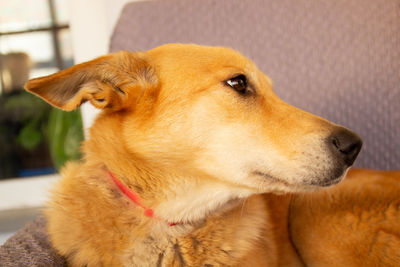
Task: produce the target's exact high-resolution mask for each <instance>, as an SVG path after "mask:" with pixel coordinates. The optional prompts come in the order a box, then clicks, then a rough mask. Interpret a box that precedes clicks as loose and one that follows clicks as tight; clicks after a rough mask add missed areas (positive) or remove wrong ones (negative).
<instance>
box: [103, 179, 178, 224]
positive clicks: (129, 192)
mask: <svg viewBox="0 0 400 267" xmlns="http://www.w3.org/2000/svg"><path fill="white" fill-rule="evenodd" d="M108 174H109V175H110V177H111V179H112V180H113V181H114V183H115V185H116V186H117V187H118V188H119V190H121V191H122V193H124V195H125V196H127V197H128V198H129V199H130V200H132V202H133V203H135V204H136V205H137V206H139V207H141V208H143V209H144V212H143V214H144V216H146V217H150V218H155V219H158V220H161V221H165V222H166V223H168V225H169V226H175V225H177V224H182V223H175V222H172V223H171V222H168V221H167V220H165V219H162V218H160V217H158V216H155V215H154V211H153V210H152V209H151V208H149V207H146V206H145V205H143V203H142V200H141V198H140V196H139V195H138V194H137V193H136V192H134V191H132V190H131V189H129V188H128V187H127V186H126V185H124V184H123V183H122V182H121V181H120V180H119V179H118V178H117V177H116V176H115V175H114V173H112V172H111V171H108Z"/></svg>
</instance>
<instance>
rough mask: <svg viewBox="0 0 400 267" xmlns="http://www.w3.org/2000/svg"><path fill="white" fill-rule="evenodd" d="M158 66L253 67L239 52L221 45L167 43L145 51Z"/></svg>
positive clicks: (193, 68) (179, 67)
mask: <svg viewBox="0 0 400 267" xmlns="http://www.w3.org/2000/svg"><path fill="white" fill-rule="evenodd" d="M147 54H148V55H149V56H150V57H151V58H152V61H153V62H155V64H157V65H158V66H159V67H160V68H168V69H170V70H171V69H176V70H184V71H191V70H192V71H195V72H199V71H210V70H211V71H213V70H218V69H221V68H230V69H236V70H237V71H240V70H243V71H246V70H249V69H251V70H252V69H253V68H254V64H253V63H252V62H251V61H250V60H249V59H247V58H246V57H244V56H243V55H241V54H240V53H239V52H237V51H235V50H233V49H229V48H223V47H210V46H200V45H189V44H168V45H163V46H160V47H157V48H155V49H152V50H150V51H148V52H147Z"/></svg>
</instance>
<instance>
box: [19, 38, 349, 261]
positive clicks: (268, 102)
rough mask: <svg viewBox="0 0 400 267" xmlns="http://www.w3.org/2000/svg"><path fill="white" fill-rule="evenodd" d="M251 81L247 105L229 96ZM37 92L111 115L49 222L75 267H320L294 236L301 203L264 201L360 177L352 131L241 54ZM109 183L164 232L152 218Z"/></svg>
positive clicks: (216, 51) (182, 53)
mask: <svg viewBox="0 0 400 267" xmlns="http://www.w3.org/2000/svg"><path fill="white" fill-rule="evenodd" d="M238 74H244V75H246V77H247V78H248V81H249V88H250V90H251V92H250V93H249V94H248V95H246V96H243V95H240V94H239V93H238V92H236V91H235V90H233V89H232V88H230V87H229V86H227V85H226V84H225V81H226V80H228V79H231V78H233V77H235V76H237V75H238ZM26 89H27V90H28V91H31V92H33V93H35V94H37V95H39V96H40V97H42V98H44V99H45V100H46V101H48V102H49V103H51V104H52V105H55V106H57V107H59V108H62V109H64V110H72V109H74V108H76V107H78V106H79V105H81V104H82V103H83V102H85V101H90V102H91V103H92V104H93V105H94V106H96V107H98V108H101V109H103V111H102V113H101V114H100V115H99V116H98V118H97V119H96V121H95V123H94V125H93V126H92V127H91V129H90V138H89V139H88V140H87V141H85V143H84V145H83V152H84V159H83V161H82V162H80V163H69V164H67V166H66V167H65V168H64V169H63V170H62V176H63V179H62V180H61V181H60V183H59V184H58V185H57V186H56V187H55V189H54V190H53V195H52V199H51V201H50V203H49V206H48V209H47V211H46V214H47V217H48V232H49V235H50V238H51V241H52V243H53V245H54V247H55V248H56V249H57V250H58V252H59V253H61V254H62V255H64V256H66V257H67V259H68V262H69V264H70V265H71V266H85V265H87V266H224V265H225V266H226V265H228V266H287V265H290V266H302V265H303V263H302V261H301V259H303V260H306V262H307V264H308V258H306V256H305V254H304V253H305V252H303V251H302V250H301V249H300V248H299V247H298V246H303V244H305V245H307V243H306V241H304V240H301V239H299V238H297V236H295V239H294V240H295V242H296V244H294V246H293V244H292V241H291V236H290V233H292V234H293V232H290V233H289V231H288V225H289V224H290V225H292V223H293V222H292V221H291V220H290V221H289V218H292V215H293V216H295V215H296V212H294V211H293V209H294V207H296V205H292V208H291V209H290V211H293V214H289V208H288V207H289V205H290V203H291V196H287V195H286V196H274V195H269V194H264V195H260V194H259V193H288V192H304V191H310V190H314V189H316V188H318V186H316V185H315V184H318V183H320V182H323V181H325V180H326V179H327V177H329V176H330V177H331V178H330V179H334V182H335V183H337V182H339V181H340V180H341V179H342V178H343V177H344V175H345V173H346V171H347V167H348V166H345V167H342V166H341V167H340V169H339V170H340V171H337V169H335V168H337V166H336V165H335V164H334V160H332V156H331V154H332V153H331V152H330V150H329V149H328V148H327V145H326V143H327V142H326V139H327V138H328V137H329V136H330V134H331V133H332V132H333V131H334V130H337V129H342V128H341V127H339V126H337V125H334V124H332V123H329V122H327V121H326V120H324V119H321V118H319V117H316V116H314V115H311V114H309V113H306V112H304V111H301V110H299V109H296V108H294V107H292V106H289V105H287V104H286V103H284V102H282V101H281V100H280V99H279V98H277V97H276V96H275V95H274V93H273V91H272V84H271V80H270V79H269V78H268V77H267V76H265V75H264V74H263V73H262V72H260V71H259V70H258V69H257V68H256V66H255V65H254V64H253V63H252V62H251V61H249V60H248V59H246V58H245V57H243V56H242V55H240V54H239V53H237V52H235V51H233V50H230V49H226V48H218V47H202V46H195V45H179V44H174V45H165V46H161V47H158V48H155V49H153V50H150V51H147V52H144V53H130V52H119V53H116V54H110V55H107V56H104V57H101V58H98V59H95V60H92V61H90V62H86V63H83V64H79V65H76V66H74V67H71V68H69V69H67V70H64V71H61V72H59V73H56V74H54V75H51V76H47V77H43V78H38V79H34V80H32V81H30V82H28V83H27V85H26ZM108 170H110V171H112V172H113V173H114V174H115V175H116V176H117V177H118V178H119V179H120V180H121V181H122V182H123V183H124V184H125V185H127V186H128V187H129V188H131V189H132V190H134V191H135V192H137V193H138V194H139V195H140V197H141V198H142V201H143V203H144V204H145V205H146V206H147V207H151V208H152V209H153V210H154V212H155V214H156V216H157V217H159V218H162V219H157V218H149V217H146V216H144V214H143V209H142V208H140V207H138V206H137V205H135V204H133V203H132V201H130V200H129V199H128V198H127V197H126V196H125V195H123V194H122V193H121V191H120V190H119V189H118V188H117V187H116V186H115V184H114V183H113V182H112V180H111V178H110V176H109V174H108V172H107V171H108ZM333 170H336V172H335V175H334V176H332V175H331V173H332V172H333ZM297 200H298V199H296V201H297ZM294 203H298V202H294ZM300 206H301V205H300ZM299 210H300V209H299ZM296 216H297V215H296ZM309 219H310V218H309ZM167 222H179V223H180V224H179V225H176V226H173V227H170V226H169V225H168V223H167ZM300 228H301V227H300ZM295 248H297V249H298V250H299V251H300V252H301V258H300V257H298V255H297V252H296V250H295ZM303 254H304V255H303ZM311 260H312V259H311Z"/></svg>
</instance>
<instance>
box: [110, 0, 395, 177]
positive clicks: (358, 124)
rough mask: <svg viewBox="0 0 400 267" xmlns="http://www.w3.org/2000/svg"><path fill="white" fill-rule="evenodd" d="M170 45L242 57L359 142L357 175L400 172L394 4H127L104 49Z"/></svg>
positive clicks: (287, 95) (170, 0)
mask: <svg viewBox="0 0 400 267" xmlns="http://www.w3.org/2000/svg"><path fill="white" fill-rule="evenodd" d="M174 42H182V43H197V44H205V45H220V46H227V47H232V48H235V49H238V50H239V51H241V52H242V53H243V54H245V55H246V56H248V57H250V58H251V59H252V60H254V61H255V62H256V63H257V65H258V66H259V67H260V69H261V70H263V71H264V72H265V73H267V74H268V75H269V76H270V77H271V78H272V80H274V84H275V86H274V88H275V91H276V92H277V94H278V95H279V96H280V97H281V98H283V99H284V100H285V101H287V102H289V103H291V104H293V105H295V106H298V107H300V108H303V109H305V110H308V111H310V112H312V113H315V114H318V115H320V116H323V117H325V118H327V119H329V120H331V121H333V122H336V123H338V124H341V125H344V126H346V127H348V128H350V129H352V130H354V131H356V132H357V133H359V134H360V135H361V136H362V138H363V140H364V147H363V149H362V151H361V154H360V156H359V158H358V159H357V161H356V166H359V167H368V168H376V169H400V105H399V104H400V0H335V1H326V0H296V1H293V0H279V1H276V0H185V1H182V0H163V1H150V2H133V3H130V4H128V5H127V6H126V7H125V9H124V11H123V14H122V16H121V17H120V20H119V22H118V24H117V26H116V28H115V32H114V34H113V37H112V41H111V47H110V49H111V51H117V50H123V49H124V50H131V51H134V50H147V49H150V48H153V47H156V46H158V45H161V44H164V43H174ZM266 119H268V118H266Z"/></svg>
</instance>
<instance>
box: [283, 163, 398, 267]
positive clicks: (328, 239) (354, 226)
mask: <svg viewBox="0 0 400 267" xmlns="http://www.w3.org/2000/svg"><path fill="white" fill-rule="evenodd" d="M290 213H291V215H290V225H291V235H292V238H293V241H294V243H295V244H296V247H297V249H298V250H299V252H300V254H301V257H302V259H303V260H304V262H306V263H307V266H399V264H400V224H399V222H400V171H386V172H385V171H373V170H354V171H350V172H349V174H348V178H346V179H345V180H344V181H343V182H342V183H341V184H339V185H337V186H335V187H332V188H329V189H326V190H321V191H317V192H314V193H313V194H306V195H300V196H296V197H295V198H294V201H293V202H292V204H291V208H290Z"/></svg>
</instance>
